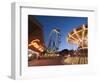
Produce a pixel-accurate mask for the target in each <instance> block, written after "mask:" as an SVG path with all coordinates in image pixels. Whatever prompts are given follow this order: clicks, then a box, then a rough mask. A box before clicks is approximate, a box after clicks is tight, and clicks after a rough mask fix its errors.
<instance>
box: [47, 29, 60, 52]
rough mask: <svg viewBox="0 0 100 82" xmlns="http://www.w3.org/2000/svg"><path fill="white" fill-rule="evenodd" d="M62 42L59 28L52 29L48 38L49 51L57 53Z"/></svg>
mask: <svg viewBox="0 0 100 82" xmlns="http://www.w3.org/2000/svg"><path fill="white" fill-rule="evenodd" d="M60 43H61V33H60V30H59V29H58V28H54V29H52V30H51V32H50V34H49V39H48V45H47V50H46V51H47V52H48V53H55V52H57V50H59V47H60Z"/></svg>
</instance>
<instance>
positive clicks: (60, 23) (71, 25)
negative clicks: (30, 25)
mask: <svg viewBox="0 0 100 82" xmlns="http://www.w3.org/2000/svg"><path fill="white" fill-rule="evenodd" d="M33 16H34V15H33ZM34 17H35V18H36V19H37V20H38V21H39V22H40V23H41V24H42V25H43V29H44V39H45V40H44V41H45V44H46V46H47V44H48V37H49V33H50V31H51V30H52V29H53V28H58V29H60V31H61V45H60V50H63V49H69V50H71V49H76V48H77V45H72V44H69V43H68V42H67V40H66V38H67V36H68V33H69V32H71V31H72V30H73V29H75V28H77V27H79V26H80V25H83V24H88V18H87V17H68V16H65V17H64V16H34Z"/></svg>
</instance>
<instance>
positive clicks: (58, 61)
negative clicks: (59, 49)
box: [28, 57, 63, 66]
mask: <svg viewBox="0 0 100 82" xmlns="http://www.w3.org/2000/svg"><path fill="white" fill-rule="evenodd" d="M28 65H29V66H47V65H63V63H62V58H61V57H59V58H50V59H35V60H32V61H29V62H28Z"/></svg>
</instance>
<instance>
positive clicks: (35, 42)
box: [28, 39, 44, 52]
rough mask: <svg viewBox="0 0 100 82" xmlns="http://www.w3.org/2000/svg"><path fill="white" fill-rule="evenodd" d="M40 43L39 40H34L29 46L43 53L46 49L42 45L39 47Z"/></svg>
mask: <svg viewBox="0 0 100 82" xmlns="http://www.w3.org/2000/svg"><path fill="white" fill-rule="evenodd" d="M39 42H40V40H39V39H35V40H32V41H31V43H30V44H29V45H28V46H34V47H35V48H36V49H38V50H39V51H40V52H43V51H44V48H43V47H42V45H39Z"/></svg>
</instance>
